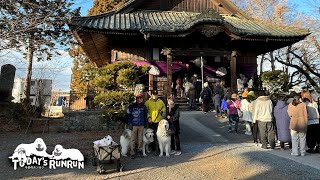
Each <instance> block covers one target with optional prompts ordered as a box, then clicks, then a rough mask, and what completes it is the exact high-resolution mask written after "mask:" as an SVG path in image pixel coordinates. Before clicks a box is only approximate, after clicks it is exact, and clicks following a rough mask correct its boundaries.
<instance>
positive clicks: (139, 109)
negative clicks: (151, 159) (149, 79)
mask: <svg viewBox="0 0 320 180" xmlns="http://www.w3.org/2000/svg"><path fill="white" fill-rule="evenodd" d="M127 114H128V124H129V127H130V129H132V131H131V139H130V146H131V151H130V155H131V158H132V159H134V158H135V156H136V151H135V150H136V144H138V154H139V155H141V157H143V156H142V148H143V128H144V127H145V126H147V125H148V109H147V107H146V106H145V105H144V104H143V94H137V95H136V102H134V103H132V104H130V105H129V107H128V109H127ZM137 139H138V142H137V141H136V140H137Z"/></svg>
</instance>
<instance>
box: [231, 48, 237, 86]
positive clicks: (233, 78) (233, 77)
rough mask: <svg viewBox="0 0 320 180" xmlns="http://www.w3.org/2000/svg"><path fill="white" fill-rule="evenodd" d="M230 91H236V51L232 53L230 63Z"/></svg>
mask: <svg viewBox="0 0 320 180" xmlns="http://www.w3.org/2000/svg"><path fill="white" fill-rule="evenodd" d="M230 74H231V89H232V90H233V91H235V90H237V51H232V53H231V61H230Z"/></svg>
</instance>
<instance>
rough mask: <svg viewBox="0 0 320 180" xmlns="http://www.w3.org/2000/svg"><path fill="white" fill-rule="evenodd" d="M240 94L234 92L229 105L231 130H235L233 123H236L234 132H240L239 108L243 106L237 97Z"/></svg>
mask: <svg viewBox="0 0 320 180" xmlns="http://www.w3.org/2000/svg"><path fill="white" fill-rule="evenodd" d="M237 98H238V95H237V94H235V93H233V94H232V95H231V100H230V101H229V102H228V104H227V106H228V109H229V132H233V130H232V124H233V123H235V126H234V132H235V133H237V132H238V123H239V115H238V109H240V107H241V103H240V101H239V100H238V99H237Z"/></svg>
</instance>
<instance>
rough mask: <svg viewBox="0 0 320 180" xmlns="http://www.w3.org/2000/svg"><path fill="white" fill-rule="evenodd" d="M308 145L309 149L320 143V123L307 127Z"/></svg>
mask: <svg viewBox="0 0 320 180" xmlns="http://www.w3.org/2000/svg"><path fill="white" fill-rule="evenodd" d="M306 139H307V146H308V148H309V149H313V148H314V147H315V146H316V145H318V146H319V144H320V125H319V124H311V125H308V128H307V135H306Z"/></svg>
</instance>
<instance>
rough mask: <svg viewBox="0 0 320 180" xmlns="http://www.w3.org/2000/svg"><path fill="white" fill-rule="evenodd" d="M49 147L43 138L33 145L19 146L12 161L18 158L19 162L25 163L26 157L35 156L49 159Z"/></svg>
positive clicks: (11, 157)
mask: <svg viewBox="0 0 320 180" xmlns="http://www.w3.org/2000/svg"><path fill="white" fill-rule="evenodd" d="M46 150H47V145H46V144H45V143H44V141H43V139H42V138H37V139H36V140H35V141H34V142H33V143H30V144H19V145H18V146H17V147H16V149H15V150H14V153H13V155H12V156H10V157H9V158H10V159H14V158H18V159H19V161H20V160H22V161H24V162H25V160H26V157H28V156H31V155H35V156H42V157H49V156H50V155H49V154H48V153H47V151H46Z"/></svg>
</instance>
